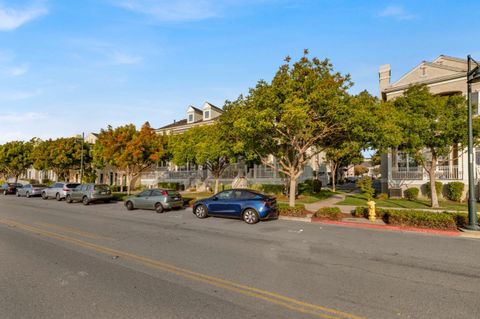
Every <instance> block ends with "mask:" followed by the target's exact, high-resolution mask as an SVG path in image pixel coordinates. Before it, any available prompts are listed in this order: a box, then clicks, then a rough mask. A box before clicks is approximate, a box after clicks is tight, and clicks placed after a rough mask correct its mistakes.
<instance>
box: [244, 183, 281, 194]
mask: <svg viewBox="0 0 480 319" xmlns="http://www.w3.org/2000/svg"><path fill="white" fill-rule="evenodd" d="M250 189H253V190H257V191H260V192H262V193H266V194H271V195H282V194H283V193H284V190H285V187H284V185H282V184H253V185H251V186H250Z"/></svg>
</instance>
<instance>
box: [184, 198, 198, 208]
mask: <svg viewBox="0 0 480 319" xmlns="http://www.w3.org/2000/svg"><path fill="white" fill-rule="evenodd" d="M182 199H183V206H188V207H192V206H193V204H194V203H195V202H196V201H197V198H192V197H183V198H182Z"/></svg>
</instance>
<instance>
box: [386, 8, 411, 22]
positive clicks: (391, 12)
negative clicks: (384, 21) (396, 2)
mask: <svg viewBox="0 0 480 319" xmlns="http://www.w3.org/2000/svg"><path fill="white" fill-rule="evenodd" d="M378 16H379V17H385V18H394V19H397V20H412V19H415V18H416V16H415V15H414V14H412V13H410V12H408V11H406V10H405V9H404V8H403V7H401V6H388V7H386V8H385V9H383V10H382V11H380V12H379V13H378Z"/></svg>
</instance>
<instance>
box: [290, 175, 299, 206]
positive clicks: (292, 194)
mask: <svg viewBox="0 0 480 319" xmlns="http://www.w3.org/2000/svg"><path fill="white" fill-rule="evenodd" d="M292 175H293V176H290V191H289V193H288V197H289V200H288V205H289V206H290V207H295V195H296V190H297V178H296V177H294V176H295V174H292Z"/></svg>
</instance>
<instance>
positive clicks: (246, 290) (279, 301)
mask: <svg viewBox="0 0 480 319" xmlns="http://www.w3.org/2000/svg"><path fill="white" fill-rule="evenodd" d="M0 223H1V224H4V225H8V226H12V227H16V228H19V229H23V230H26V231H29V232H33V233H36V234H38V235H43V236H46V237H49V238H55V239H58V240H62V241H65V242H68V243H72V244H75V245H77V246H80V247H83V248H87V249H91V250H94V251H97V252H100V253H104V254H107V255H114V256H119V257H122V258H124V259H128V260H132V261H135V262H137V263H141V264H143V265H146V266H149V267H152V268H156V269H160V270H163V271H166V272H171V273H174V274H177V275H179V276H181V277H184V278H188V279H191V280H193V281H198V282H202V283H206V284H209V285H214V286H217V287H221V288H224V289H226V290H230V291H234V292H237V293H240V294H243V295H246V296H250V297H254V298H258V299H262V300H265V301H268V302H271V303H273V304H276V305H279V306H282V307H285V308H287V309H290V310H293V311H297V312H301V313H306V314H311V315H314V316H317V317H321V318H330V319H342V318H349V319H365V318H364V317H359V316H356V315H353V314H350V313H347V312H342V311H339V310H335V309H332V308H327V307H323V306H319V305H315V304H310V303H307V302H303V301H300V300H296V299H293V298H290V297H287V296H283V295H280V294H277V293H274V292H270V291H266V290H262V289H258V288H255V287H250V286H246V285H242V284H239V283H235V282H232V281H228V280H224V279H221V278H216V277H212V276H209V275H205V274H201V273H197V272H194V271H190V270H188V269H183V268H179V267H176V266H173V265H170V264H167V263H164V262H161V261H157V260H154V259H150V258H147V257H143V256H138V255H135V254H131V253H128V252H123V251H120V250H116V249H112V248H108V247H104V246H100V245H96V244H92V243H89V242H86V241H83V240H79V239H76V238H72V237H68V236H65V235H61V234H57V233H53V232H50V231H46V230H42V229H40V228H36V227H33V226H29V225H26V224H22V223H19V222H16V221H13V220H8V219H0ZM319 311H323V312H324V313H320V312H319ZM325 312H326V313H325ZM332 314H333V315H332Z"/></svg>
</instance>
